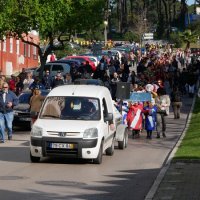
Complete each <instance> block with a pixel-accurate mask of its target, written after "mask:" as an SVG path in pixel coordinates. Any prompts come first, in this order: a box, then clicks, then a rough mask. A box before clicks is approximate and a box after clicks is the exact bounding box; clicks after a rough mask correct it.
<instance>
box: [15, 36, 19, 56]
mask: <svg viewBox="0 0 200 200" xmlns="http://www.w3.org/2000/svg"><path fill="white" fill-rule="evenodd" d="M16 53H17V55H19V40H16Z"/></svg>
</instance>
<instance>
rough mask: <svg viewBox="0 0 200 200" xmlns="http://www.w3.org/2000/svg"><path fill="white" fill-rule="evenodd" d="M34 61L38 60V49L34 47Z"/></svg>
mask: <svg viewBox="0 0 200 200" xmlns="http://www.w3.org/2000/svg"><path fill="white" fill-rule="evenodd" d="M33 59H37V48H36V47H35V46H33Z"/></svg>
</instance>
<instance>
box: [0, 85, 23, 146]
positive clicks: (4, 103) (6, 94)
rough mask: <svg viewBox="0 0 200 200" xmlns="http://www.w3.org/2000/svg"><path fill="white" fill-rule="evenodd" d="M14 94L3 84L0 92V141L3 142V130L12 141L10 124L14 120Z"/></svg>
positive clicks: (15, 98)
mask: <svg viewBox="0 0 200 200" xmlns="http://www.w3.org/2000/svg"><path fill="white" fill-rule="evenodd" d="M18 103H19V99H18V97H17V96H16V94H15V93H14V92H12V91H10V90H9V86H8V83H6V82H4V83H3V85H2V91H1V92H0V141H1V143H4V142H5V128H6V129H7V131H8V140H12V122H13V118H14V113H13V106H16V105H18Z"/></svg>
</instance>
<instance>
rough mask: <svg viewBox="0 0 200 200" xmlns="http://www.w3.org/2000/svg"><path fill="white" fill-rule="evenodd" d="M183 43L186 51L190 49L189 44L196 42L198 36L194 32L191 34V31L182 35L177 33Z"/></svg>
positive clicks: (186, 31)
mask: <svg viewBox="0 0 200 200" xmlns="http://www.w3.org/2000/svg"><path fill="white" fill-rule="evenodd" d="M179 35H180V37H181V39H182V40H183V42H185V43H186V48H185V50H186V51H187V50H188V49H189V48H190V44H191V43H193V42H197V39H198V35H197V34H196V33H195V32H193V33H192V32H191V30H189V29H188V30H185V31H184V32H183V33H179Z"/></svg>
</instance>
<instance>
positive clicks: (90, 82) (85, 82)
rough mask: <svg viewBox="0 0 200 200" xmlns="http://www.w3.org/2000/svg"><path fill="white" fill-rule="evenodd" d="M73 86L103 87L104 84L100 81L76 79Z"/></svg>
mask: <svg viewBox="0 0 200 200" xmlns="http://www.w3.org/2000/svg"><path fill="white" fill-rule="evenodd" d="M74 84H75V85H100V86H104V83H103V81H102V80H99V79H76V80H75V81H74Z"/></svg>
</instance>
